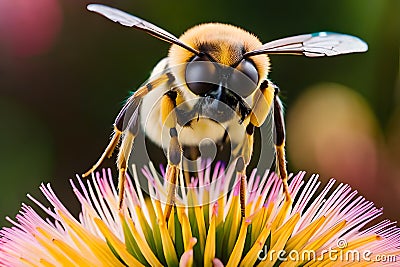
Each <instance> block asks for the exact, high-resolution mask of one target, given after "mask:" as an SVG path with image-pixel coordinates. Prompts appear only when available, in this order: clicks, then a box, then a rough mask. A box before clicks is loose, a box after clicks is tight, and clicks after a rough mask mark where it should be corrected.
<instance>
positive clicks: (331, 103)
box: [0, 0, 400, 225]
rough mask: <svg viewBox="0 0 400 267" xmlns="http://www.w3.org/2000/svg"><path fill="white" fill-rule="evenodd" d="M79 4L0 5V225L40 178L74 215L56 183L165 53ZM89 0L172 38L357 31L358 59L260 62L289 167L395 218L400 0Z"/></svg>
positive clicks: (90, 152)
mask: <svg viewBox="0 0 400 267" xmlns="http://www.w3.org/2000/svg"><path fill="white" fill-rule="evenodd" d="M90 2H91V1H90ZM90 2H89V1H77V0H35V1H33V0H0V127H1V128H0V157H1V160H0V225H6V224H7V225H8V223H6V221H5V220H4V217H5V216H10V217H14V216H15V214H16V213H17V211H18V209H19V207H20V205H21V202H25V201H27V198H26V196H25V195H26V193H28V192H29V193H31V194H32V195H33V196H35V197H37V198H39V199H41V197H40V192H39V190H38V186H39V184H40V183H41V182H45V183H47V182H51V184H52V186H53V188H54V189H55V191H56V192H57V194H58V195H59V196H60V198H61V199H63V200H64V202H65V203H66V205H67V207H69V208H71V209H73V210H74V211H75V212H77V210H78V207H76V205H77V202H76V201H75V199H74V198H73V197H72V192H71V189H70V185H69V182H68V179H70V178H74V176H75V174H77V173H78V174H79V173H82V172H84V171H86V169H87V168H88V167H90V166H91V165H92V164H93V163H94V161H95V160H96V159H97V158H98V156H99V155H100V154H101V153H102V151H103V149H104V148H105V146H106V144H107V141H108V138H109V135H110V133H111V130H112V123H113V121H114V118H115V116H116V115H117V113H118V111H119V109H120V107H121V103H122V102H123V100H124V99H125V98H126V97H127V96H128V92H129V91H130V90H135V89H136V88H137V87H138V86H139V85H140V84H141V83H142V82H143V81H145V80H146V79H147V77H148V75H149V72H150V71H151V69H152V68H153V67H154V65H155V64H156V63H157V62H158V60H160V59H161V58H163V57H165V56H166V54H167V51H168V47H169V46H168V44H166V43H164V42H162V41H159V40H157V39H155V38H152V37H150V36H148V35H146V34H145V33H143V32H140V31H135V30H132V29H128V28H125V27H122V26H119V25H117V24H114V23H112V22H110V21H108V20H106V19H104V18H103V17H100V16H99V15H97V14H94V13H90V12H88V11H86V5H87V4H88V3H90ZM98 3H103V4H108V5H112V6H115V7H118V8H120V9H123V10H126V11H128V12H129V13H132V14H135V15H137V16H139V17H142V18H145V19H146V20H148V21H151V22H153V23H154V24H156V25H160V26H162V27H163V28H165V29H166V30H168V31H170V32H172V33H174V34H176V35H178V36H179V35H180V34H181V33H183V32H184V31H185V30H186V29H187V28H189V27H191V26H194V25H196V24H199V23H201V22H225V23H231V24H234V25H237V26H240V27H242V28H244V29H246V30H248V31H250V32H253V33H255V34H256V35H257V36H258V37H259V38H260V39H261V40H262V41H263V42H267V41H270V40H273V39H277V38H281V37H286V36H290V35H296V34H301V33H308V32H316V31H324V30H328V31H336V32H344V33H348V34H353V35H356V36H359V37H361V38H362V39H364V40H365V41H366V42H367V43H368V44H369V51H368V53H365V54H354V55H348V56H340V57H335V58H321V59H309V58H302V57H294V56H271V62H272V73H271V74H270V78H271V79H272V80H273V81H274V82H275V83H276V84H278V85H279V86H280V88H281V90H282V98H283V100H284V102H285V107H286V109H287V116H286V117H287V129H288V146H287V151H288V156H289V158H288V162H289V170H290V171H291V172H296V171H298V170H306V171H308V172H309V174H311V173H320V174H321V179H322V180H323V181H326V180H328V179H329V178H330V177H335V178H337V179H338V180H339V181H340V182H345V183H349V184H351V185H352V187H353V188H356V189H358V190H359V192H360V193H361V194H362V195H364V196H365V197H366V198H367V199H370V200H372V201H374V202H375V204H376V205H377V206H378V207H381V206H383V207H384V217H388V218H390V219H392V220H397V219H399V215H400V210H399V208H398V204H397V203H398V202H399V201H400V108H399V107H400V105H399V100H400V82H399V49H400V1H398V0H336V1H328V2H327V1H290V2H280V1H267V0H263V1H258V0H257V1H248V2H246V1H245V2H244V1H237V0H230V1H215V0H213V1H211V0H203V1H177V0H170V1H135V0H129V1H128V0H124V1H122V0H121V1H101V0H99V1H98ZM114 160H115V158H114V159H112V160H109V161H107V162H105V164H104V165H103V166H104V167H108V166H112V167H114V163H113V162H114ZM268 165H269V164H266V166H265V168H268V167H269V166H268ZM113 170H114V171H115V168H114V169H113ZM29 203H30V202H29Z"/></svg>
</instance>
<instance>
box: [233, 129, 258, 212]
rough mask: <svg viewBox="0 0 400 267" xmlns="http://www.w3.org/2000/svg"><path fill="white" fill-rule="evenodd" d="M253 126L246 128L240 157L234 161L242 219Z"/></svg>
mask: <svg viewBox="0 0 400 267" xmlns="http://www.w3.org/2000/svg"><path fill="white" fill-rule="evenodd" d="M253 134H254V125H253V124H252V123H249V124H248V125H247V127H246V136H245V139H244V142H243V146H242V149H241V155H240V156H239V157H238V159H237V161H236V172H237V175H238V178H239V182H240V209H241V214H242V217H243V218H245V217H246V191H247V190H246V187H247V177H246V169H247V165H248V164H249V163H250V159H251V155H252V154H253V144H254V135H253Z"/></svg>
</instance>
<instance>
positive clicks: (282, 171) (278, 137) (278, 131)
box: [273, 87, 292, 202]
mask: <svg viewBox="0 0 400 267" xmlns="http://www.w3.org/2000/svg"><path fill="white" fill-rule="evenodd" d="M278 92H279V88H278V87H275V94H274V114H273V115H274V126H275V127H274V143H275V153H276V154H275V155H276V165H277V167H278V168H277V169H278V174H279V177H280V178H281V179H282V183H283V192H284V193H285V196H286V200H287V201H290V202H291V201H292V197H291V195H290V192H289V186H288V182H287V180H288V175H287V169H286V155H285V122H284V119H283V107H282V102H281V100H280V99H279V97H278Z"/></svg>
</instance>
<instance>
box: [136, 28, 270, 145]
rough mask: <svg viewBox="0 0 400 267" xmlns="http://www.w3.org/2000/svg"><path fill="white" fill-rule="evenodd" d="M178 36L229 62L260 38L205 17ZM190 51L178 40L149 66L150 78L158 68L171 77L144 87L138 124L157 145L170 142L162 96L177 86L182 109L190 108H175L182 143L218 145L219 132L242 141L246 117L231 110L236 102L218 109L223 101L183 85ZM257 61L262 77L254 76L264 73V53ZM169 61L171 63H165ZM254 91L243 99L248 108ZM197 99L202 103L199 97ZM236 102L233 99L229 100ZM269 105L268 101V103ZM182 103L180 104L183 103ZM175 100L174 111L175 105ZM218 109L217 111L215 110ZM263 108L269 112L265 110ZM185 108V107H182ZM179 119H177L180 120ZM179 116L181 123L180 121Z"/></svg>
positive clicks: (220, 140)
mask: <svg viewBox="0 0 400 267" xmlns="http://www.w3.org/2000/svg"><path fill="white" fill-rule="evenodd" d="M180 40H181V41H182V42H184V43H187V44H190V45H191V46H192V47H194V48H195V49H198V50H200V51H203V52H204V53H207V54H209V55H211V56H212V58H214V59H215V60H216V61H217V62H218V63H219V64H222V65H227V66H231V65H233V64H236V63H237V62H238V61H240V60H241V59H242V58H243V54H244V53H246V52H248V51H251V50H253V49H255V48H257V47H259V46H261V45H262V44H261V42H260V41H259V40H258V39H257V37H255V36H254V35H251V34H250V33H248V32H247V31H245V30H242V29H240V28H238V27H235V26H232V25H227V24H220V23H208V24H201V25H198V26H195V27H193V28H191V29H189V30H188V31H187V32H186V33H184V34H183V35H182V36H181V37H180ZM192 57H193V54H192V53H190V52H188V51H187V50H184V49H182V48H181V47H179V46H177V45H172V47H171V49H170V52H169V55H168V57H167V58H164V59H162V60H161V61H160V62H159V63H158V64H157V65H156V67H155V68H154V69H153V71H152V74H151V76H150V79H149V80H150V81H151V80H152V79H155V78H156V77H157V76H159V75H160V74H161V73H166V72H167V73H169V74H170V75H172V77H173V79H174V80H173V81H172V82H171V83H166V84H164V85H161V86H159V87H158V88H157V89H156V90H153V91H151V92H149V93H148V94H147V95H146V96H145V97H144V98H143V104H142V106H141V112H140V117H141V119H140V121H141V127H142V129H143V130H144V132H145V134H146V136H147V137H149V138H150V139H151V140H152V141H153V142H154V143H156V144H157V145H159V146H161V147H163V148H167V147H168V145H169V139H170V136H169V130H168V129H167V128H165V127H164V126H163V122H162V120H161V116H160V113H161V106H160V105H161V98H162V96H163V95H164V94H165V93H166V92H168V91H169V90H171V89H174V90H177V91H178V94H179V95H180V97H181V99H180V101H179V102H181V103H182V104H181V105H184V106H185V107H184V109H185V110H189V111H191V113H192V114H190V115H188V116H185V114H184V113H185V112H181V113H180V112H177V117H178V124H177V127H176V128H177V131H178V133H179V137H178V139H179V142H180V144H181V145H182V146H184V147H185V146H192V147H195V146H198V145H199V144H200V143H201V142H202V141H204V140H205V139H207V140H210V141H212V142H213V143H215V144H216V145H223V143H224V142H225V140H224V136H226V134H228V136H229V141H230V142H231V144H232V146H233V147H237V146H240V145H241V144H243V140H244V137H245V129H246V125H248V124H249V120H250V118H249V117H246V118H244V119H243V120H242V121H241V118H240V115H238V114H235V112H232V111H235V110H236V109H237V107H236V106H228V105H229V104H230V103H226V105H227V107H226V108H227V109H223V110H222V111H221V108H220V106H221V105H224V104H223V103H221V102H222V101H221V98H223V97H224V96H221V97H220V99H213V98H208V97H207V96H198V95H196V94H194V93H193V92H191V91H190V90H189V88H188V87H187V84H186V81H185V77H184V71H185V68H186V66H187V64H188V62H190V60H191V59H192ZM253 60H254V61H255V62H256V63H257V66H258V67H257V70H258V71H259V73H260V75H262V76H263V77H261V78H260V79H259V80H260V81H262V80H265V79H266V78H267V74H268V73H267V70H268V67H269V59H268V57H267V56H266V55H260V56H257V57H256V58H255V59H253ZM170 66H174V67H170ZM254 94H255V91H254V92H253V93H252V94H251V95H249V96H247V97H246V98H244V99H243V101H244V102H245V103H246V104H247V105H248V107H249V108H250V109H251V107H252V106H253V103H254ZM200 101H201V104H200V103H199V102H200ZM234 104H235V105H237V103H234ZM196 105H201V107H202V109H201V111H200V110H194V109H196ZM269 108H270V107H269ZM182 109H183V108H182ZM229 109H231V112H230V111H229ZM179 110H180V108H179V106H178V107H177V111H179ZM218 112H219V113H221V115H220V116H218ZM266 112H267V113H268V112H269V110H268V111H266ZM186 113H189V112H186ZM180 122H181V123H180ZM182 122H183V123H182Z"/></svg>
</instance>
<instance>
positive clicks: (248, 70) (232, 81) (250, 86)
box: [228, 59, 258, 97]
mask: <svg viewBox="0 0 400 267" xmlns="http://www.w3.org/2000/svg"><path fill="white" fill-rule="evenodd" d="M257 84H258V71H257V69H256V67H255V66H254V64H253V63H252V62H251V61H249V60H246V59H244V60H242V61H241V62H240V63H239V65H238V66H237V67H236V69H235V70H234V71H233V73H232V75H231V76H230V78H229V81H228V86H229V88H228V89H230V90H232V91H233V92H235V93H236V94H238V95H240V96H241V97H248V96H249V95H251V94H252V93H253V92H254V90H255V89H256V88H257Z"/></svg>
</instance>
